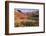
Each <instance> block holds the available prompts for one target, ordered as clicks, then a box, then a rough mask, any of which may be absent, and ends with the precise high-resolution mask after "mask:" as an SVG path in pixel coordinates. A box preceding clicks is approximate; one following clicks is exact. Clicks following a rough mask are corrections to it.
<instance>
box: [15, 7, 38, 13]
mask: <svg viewBox="0 0 46 36" xmlns="http://www.w3.org/2000/svg"><path fill="white" fill-rule="evenodd" d="M15 9H16V10H21V12H34V11H39V10H38V9H22V8H15Z"/></svg>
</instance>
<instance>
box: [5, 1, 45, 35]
mask: <svg viewBox="0 0 46 36" xmlns="http://www.w3.org/2000/svg"><path fill="white" fill-rule="evenodd" d="M44 32H45V3H40V2H39V3H38V2H24V1H6V2H5V34H6V35H18V34H36V33H44Z"/></svg>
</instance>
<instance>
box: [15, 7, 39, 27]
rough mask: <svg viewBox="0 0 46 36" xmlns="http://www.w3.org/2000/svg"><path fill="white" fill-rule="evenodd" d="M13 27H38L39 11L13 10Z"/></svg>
mask: <svg viewBox="0 0 46 36" xmlns="http://www.w3.org/2000/svg"><path fill="white" fill-rule="evenodd" d="M14 26H15V27H30V26H39V9H23V8H15V9H14Z"/></svg>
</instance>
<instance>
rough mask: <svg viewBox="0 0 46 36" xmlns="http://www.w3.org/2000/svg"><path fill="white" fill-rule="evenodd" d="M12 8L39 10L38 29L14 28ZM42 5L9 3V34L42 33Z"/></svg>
mask: <svg viewBox="0 0 46 36" xmlns="http://www.w3.org/2000/svg"><path fill="white" fill-rule="evenodd" d="M14 8H28V9H30V8H31V9H39V15H40V16H39V27H19V28H14ZM43 18H44V17H43V5H41V4H37V5H36V4H21V3H20V4H19V3H9V33H22V32H40V31H43V22H44V21H43Z"/></svg>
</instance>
